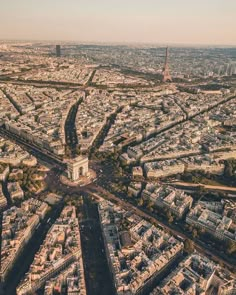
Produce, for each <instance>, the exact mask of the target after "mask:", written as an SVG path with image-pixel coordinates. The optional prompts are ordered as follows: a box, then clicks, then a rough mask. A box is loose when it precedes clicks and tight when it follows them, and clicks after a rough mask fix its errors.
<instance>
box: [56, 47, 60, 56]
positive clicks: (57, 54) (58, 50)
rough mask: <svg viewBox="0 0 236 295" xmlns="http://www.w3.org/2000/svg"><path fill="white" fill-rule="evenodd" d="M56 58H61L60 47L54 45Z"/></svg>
mask: <svg viewBox="0 0 236 295" xmlns="http://www.w3.org/2000/svg"><path fill="white" fill-rule="evenodd" d="M56 56H57V57H61V45H56Z"/></svg>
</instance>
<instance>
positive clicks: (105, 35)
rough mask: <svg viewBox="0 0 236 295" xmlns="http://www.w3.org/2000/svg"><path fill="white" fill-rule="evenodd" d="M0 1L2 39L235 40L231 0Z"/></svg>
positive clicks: (235, 42) (204, 43)
mask: <svg viewBox="0 0 236 295" xmlns="http://www.w3.org/2000/svg"><path fill="white" fill-rule="evenodd" d="M0 1H2V3H1V11H0V39H1V40H9V41H10V40H15V41H50V42H53V41H55V42H56V41H64V42H80V43H95V44H96V43H107V44H112V43H117V44H127V43H128V44H156V45H158V44H159V45H160V44H163V45H164V44H169V45H179V46H180V45H196V46H235V45H236V30H235V28H236V1H230V0H228V1H223V0H208V1H207V3H206V1H203V0H199V1H194V2H193V3H190V1H187V0H167V1H164V0H162V1H158V0H156V1H155V0H146V1H145V2H142V1H135V0H129V1H125V0H120V1H118V0H113V1H112V0H110V1H109V0H100V1H99V2H98V1H95V0H87V1H85V0H77V1H76V0H67V1H66V0H58V1H56V0H50V1H46V0H42V1H41V2H40V3H38V2H37V1H36V0H32V1H31V2H29V1H27V0H21V1H17V0H8V1H4V2H3V0H0Z"/></svg>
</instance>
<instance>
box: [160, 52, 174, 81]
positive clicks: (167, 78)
mask: <svg viewBox="0 0 236 295" xmlns="http://www.w3.org/2000/svg"><path fill="white" fill-rule="evenodd" d="M168 62H169V48H168V47H166V58H165V65H164V67H163V71H162V82H172V78H171V75H170V71H169V64H168Z"/></svg>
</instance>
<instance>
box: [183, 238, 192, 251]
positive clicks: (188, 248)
mask: <svg viewBox="0 0 236 295" xmlns="http://www.w3.org/2000/svg"><path fill="white" fill-rule="evenodd" d="M184 250H185V251H186V252H188V253H192V252H193V251H194V243H193V241H191V240H189V239H186V240H185V241H184Z"/></svg>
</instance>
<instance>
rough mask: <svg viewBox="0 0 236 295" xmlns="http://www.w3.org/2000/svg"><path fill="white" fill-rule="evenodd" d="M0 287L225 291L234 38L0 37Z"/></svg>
mask: <svg viewBox="0 0 236 295" xmlns="http://www.w3.org/2000/svg"><path fill="white" fill-rule="evenodd" d="M0 224H1V227H0V295H27V294H38V295H55V294H62V295H66V294H67V295H79V294H80V295H113V294H114V295H157V294H160V295H168V294H173V295H174V294H176V295H177V294H188V295H195V294H196V295H198V294H199V295H200V294H201V295H203V294H208V295H214V294H216V295H227V294H236V47H213V46H212V47H177V46H176V47H173V46H170V47H167V48H166V47H164V46H157V45H150V44H147V45H145V44H140V45H138V44H135V45H133V44H132V45H109V44H100V45H96V44H85V43H84V44H82V43H81V44H77V43H72V42H60V44H59V43H55V42H46V41H45V42H33V41H32V42H30V41H25V42H23V41H22V42H19V41H0Z"/></svg>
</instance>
